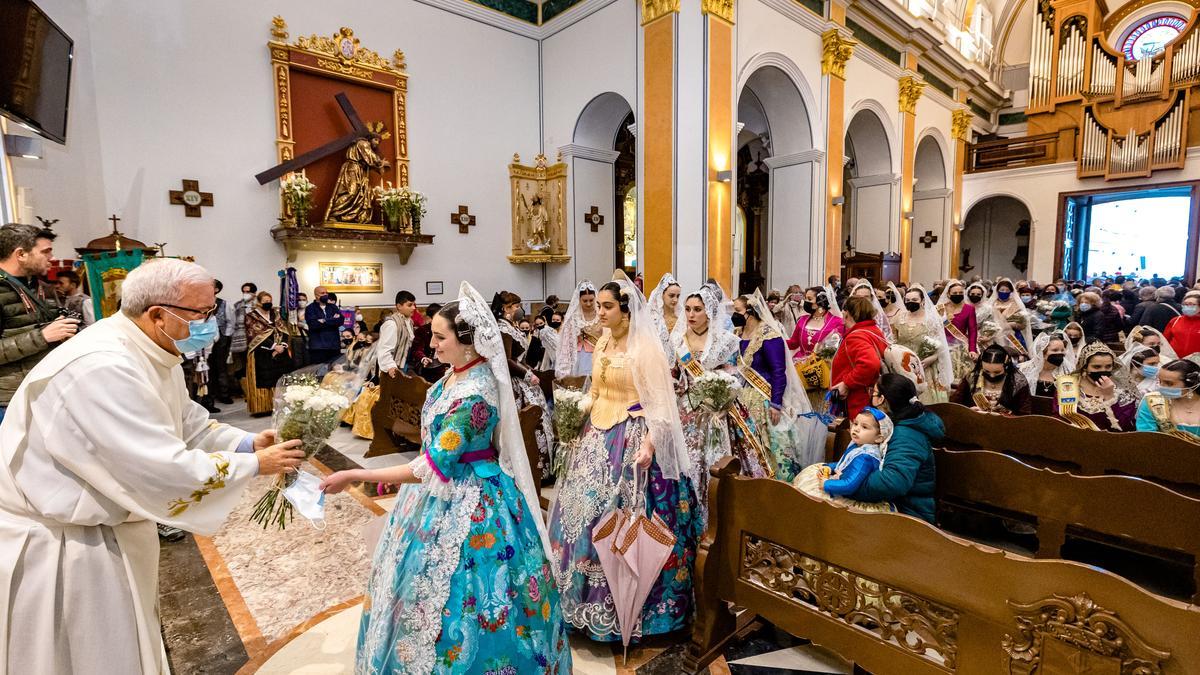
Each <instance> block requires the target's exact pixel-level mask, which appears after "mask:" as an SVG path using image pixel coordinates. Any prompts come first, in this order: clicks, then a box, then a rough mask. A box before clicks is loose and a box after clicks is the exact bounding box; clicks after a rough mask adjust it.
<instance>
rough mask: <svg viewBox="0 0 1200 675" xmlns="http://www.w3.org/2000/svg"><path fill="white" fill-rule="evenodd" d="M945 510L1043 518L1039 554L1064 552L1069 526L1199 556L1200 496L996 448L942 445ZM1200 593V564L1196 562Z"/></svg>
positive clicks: (940, 493) (940, 485)
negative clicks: (1068, 469)
mask: <svg viewBox="0 0 1200 675" xmlns="http://www.w3.org/2000/svg"><path fill="white" fill-rule="evenodd" d="M935 457H936V465H937V498H938V509H939V513H942V512H944V511H945V509H946V508H947V507H953V506H966V507H967V508H978V507H982V509H981V510H983V511H984V512H991V513H995V514H1004V515H1008V513H1016V514H1023V515H1027V516H1033V517H1034V518H1035V519H1036V525H1035V527H1036V529H1037V538H1038V545H1039V548H1038V551H1037V557H1039V558H1062V557H1063V550H1062V549H1063V544H1064V543H1066V536H1067V529H1068V528H1072V529H1073V530H1075V531H1076V532H1078V531H1079V530H1082V531H1083V532H1082V533H1081V534H1083V535H1084V536H1086V535H1088V534H1099V535H1102V537H1108V538H1112V539H1116V540H1121V541H1123V542H1126V543H1127V545H1128V546H1129V547H1130V548H1133V549H1139V550H1141V549H1145V550H1147V551H1148V552H1151V553H1153V549H1154V548H1159V549H1168V550H1171V551H1178V552H1181V553H1184V554H1186V555H1188V556H1190V557H1192V559H1193V560H1195V559H1200V535H1198V533H1200V500H1197V499H1193V498H1191V497H1187V496H1184V495H1181V494H1179V493H1177V492H1174V491H1172V490H1170V489H1168V488H1165V487H1163V486H1161V485H1158V484H1156V483H1152V482H1150V481H1147V480H1143V479H1141V478H1134V477H1131V476H1073V475H1071V474H1068V473H1062V472H1058V471H1054V470H1052V469H1039V468H1035V467H1032V466H1029V465H1028V464H1025V463H1024V462H1021V461H1020V460H1018V459H1016V458H1014V457H1009V456H1007V455H1002V454H1000V453H998V452H992V451H990V450H965V451H951V450H940V449H939V450H936V451H935ZM1193 576H1194V578H1195V580H1196V583H1197V587H1196V588H1197V592H1196V594H1195V595H1194V596H1193V599H1194V600H1196V601H1200V569H1197V567H1196V566H1195V565H1193Z"/></svg>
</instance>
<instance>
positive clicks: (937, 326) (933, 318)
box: [890, 284, 954, 389]
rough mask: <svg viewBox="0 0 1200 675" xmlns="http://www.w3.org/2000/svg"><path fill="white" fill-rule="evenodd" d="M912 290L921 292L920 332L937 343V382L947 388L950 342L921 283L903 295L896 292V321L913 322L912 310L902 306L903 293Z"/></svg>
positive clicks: (950, 378)
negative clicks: (897, 305) (897, 306)
mask: <svg viewBox="0 0 1200 675" xmlns="http://www.w3.org/2000/svg"><path fill="white" fill-rule="evenodd" d="M890 288H892V289H893V290H896V287H895V286H890ZM913 291H917V292H919V293H920V294H921V302H922V303H923V305H922V310H923V314H922V316H921V319H920V320H921V325H922V326H923V330H922V332H923V333H924V334H925V335H926V336H928V337H930V338H933V341H934V342H936V343H937V348H938V361H937V373H938V382H939V383H940V384H941V385H942V386H943V387H945V388H947V389H949V387H950V386H951V385H952V384H953V383H954V366H953V365H952V363H951V361H950V343H949V342H948V341H947V340H946V328H945V324H943V323H942V316H941V315H940V314H938V310H937V307H936V306H935V305H934V304H933V299H932V298H930V297H929V294H928V293H926V292H925V287H924V286H922V285H921V284H913V285H912V286H909V287H908V290H907V291H905V292H904V294H903V295H901V294H900V293H899V292H897V296H898V298H897V299H898V300H899V302H900V311H898V312H896V319H895V320H896V323H905V324H907V323H912V322H913V317H912V312H909V311H908V308H907V307H905V306H904V295H908V294H909V293H912V292H913Z"/></svg>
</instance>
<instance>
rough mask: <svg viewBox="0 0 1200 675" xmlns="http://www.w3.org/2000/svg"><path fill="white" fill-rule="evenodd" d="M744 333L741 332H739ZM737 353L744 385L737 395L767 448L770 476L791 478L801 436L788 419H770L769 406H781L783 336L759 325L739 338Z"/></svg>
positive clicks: (798, 463)
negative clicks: (747, 337)
mask: <svg viewBox="0 0 1200 675" xmlns="http://www.w3.org/2000/svg"><path fill="white" fill-rule="evenodd" d="M743 337H745V336H743ZM739 348H740V353H741V356H740V358H739V359H738V372H740V373H741V375H742V379H743V380H744V381H745V383H746V385H745V386H743V387H742V388H741V390H740V391H739V392H738V399H739V400H740V401H741V402H742V405H744V406H746V409H747V410H748V411H749V412H750V419H751V420H752V421H753V422H754V429H755V432H756V433H757V434H758V439H759V443H761V444H762V446H763V447H764V448H769V449H770V451H771V455H770V461H771V462H773V464H774V466H772V467H770V468H771V469H773V470H774V472H775V475H774V477H775V478H777V479H779V480H784V481H788V482H791V480H792V479H793V478H795V477H796V475H797V474H799V473H800V471H801V470H802V469H803V468H804V462H802V461H800V459H799V458H798V457H797V453H798V452H799V450H798V448H799V447H800V445H801V439H800V437H799V435H798V434H797V433H796V429H795V426H794V424H793V422H792V420H789V419H782V420H781V421H780V423H779V424H772V423H771V408H776V409H780V408H782V407H783V394H784V391H785V390H786V389H787V371H786V370H784V369H785V368H790V367H792V365H791V364H790V363H788V358H787V343H786V342H784V339H783V336H782V335H780V334H779V333H778V332H777V331H775V330H774V329H773V328H771V327H770V326H767V325H765V324H764V325H761V326H759V327H758V329H757V330H755V331H754V333H753V334H752V335H750V337H749V339H743V340H741V343H740V345H739Z"/></svg>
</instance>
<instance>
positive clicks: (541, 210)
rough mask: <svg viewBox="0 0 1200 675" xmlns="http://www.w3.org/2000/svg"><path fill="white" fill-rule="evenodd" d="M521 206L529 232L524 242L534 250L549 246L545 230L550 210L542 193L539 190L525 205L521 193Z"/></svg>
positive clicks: (548, 222) (547, 225) (548, 221)
mask: <svg viewBox="0 0 1200 675" xmlns="http://www.w3.org/2000/svg"><path fill="white" fill-rule="evenodd" d="M521 206H522V209H521V210H522V211H523V213H522V216H523V220H524V221H525V224H526V228H527V230H526V231H528V232H529V240H528V241H527V242H526V243H527V244H529V248H530V249H532V250H534V251H543V250H545V249H547V248H549V247H550V235H549V233H548V232H547V231H546V230H547V228H549V227H550V211H548V210H547V209H546V201H545V198H544V195H543V193H542V192H541V191H540V190H539V191H538V194H537V196H535V197H534V198H533V204H532V205H530V206H526V204H525V196H524V195H521Z"/></svg>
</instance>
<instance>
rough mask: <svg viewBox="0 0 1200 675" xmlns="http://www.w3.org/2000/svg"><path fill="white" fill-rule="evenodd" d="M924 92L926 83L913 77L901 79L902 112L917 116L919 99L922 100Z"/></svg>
mask: <svg viewBox="0 0 1200 675" xmlns="http://www.w3.org/2000/svg"><path fill="white" fill-rule="evenodd" d="M924 90H925V83H924V82H922V81H921V80H918V79H917V78H915V77H913V76H912V75H905V76H904V77H902V78H900V112H902V113H908V114H910V115H915V114H916V113H917V99H919V98H921V92H923V91H924Z"/></svg>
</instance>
